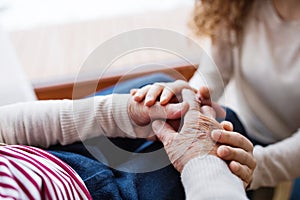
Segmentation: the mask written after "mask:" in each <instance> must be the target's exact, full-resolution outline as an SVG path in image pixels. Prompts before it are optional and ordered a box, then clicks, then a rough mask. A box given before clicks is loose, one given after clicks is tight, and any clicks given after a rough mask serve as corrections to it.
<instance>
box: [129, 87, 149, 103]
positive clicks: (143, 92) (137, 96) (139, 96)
mask: <svg viewBox="0 0 300 200" xmlns="http://www.w3.org/2000/svg"><path fill="white" fill-rule="evenodd" d="M150 87H151V85H146V86H145V87H143V88H141V89H138V90H137V92H136V93H135V95H134V96H133V99H134V100H135V101H137V102H141V101H143V100H144V98H145V96H146V94H147V92H148V90H149V89H150Z"/></svg>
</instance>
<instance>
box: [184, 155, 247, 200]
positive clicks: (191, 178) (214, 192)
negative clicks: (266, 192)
mask: <svg viewBox="0 0 300 200" xmlns="http://www.w3.org/2000/svg"><path fill="white" fill-rule="evenodd" d="M181 178H182V183H183V186H184V189H185V193H186V198H187V199H230V200H231V199H247V197H246V194H245V190H244V187H243V183H242V181H241V180H240V179H239V178H238V177H236V176H235V175H234V174H232V173H231V172H230V170H229V168H228V166H227V165H226V163H225V162H224V161H222V160H221V159H220V158H218V157H215V156H206V157H204V158H195V159H192V160H191V161H189V162H188V163H187V164H186V166H185V167H184V169H183V171H182V174H181Z"/></svg>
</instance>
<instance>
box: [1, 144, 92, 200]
mask: <svg viewBox="0 0 300 200" xmlns="http://www.w3.org/2000/svg"><path fill="white" fill-rule="evenodd" d="M0 199H92V198H91V196H90V194H89V192H88V190H87V188H86V187H85V185H84V183H83V181H82V180H81V178H80V177H79V176H78V174H76V172H75V171H74V170H73V169H72V168H71V167H69V166H68V165H67V164H65V163H64V162H62V161H61V160H60V159H58V158H56V157H55V156H53V155H51V154H49V153H48V152H46V151H44V150H41V149H39V148H35V147H30V146H23V145H5V146H0Z"/></svg>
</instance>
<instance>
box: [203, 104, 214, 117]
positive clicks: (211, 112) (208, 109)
mask: <svg viewBox="0 0 300 200" xmlns="http://www.w3.org/2000/svg"><path fill="white" fill-rule="evenodd" d="M200 111H201V113H202V114H203V115H205V116H206V117H209V118H213V119H215V118H216V112H215V110H214V109H213V108H212V107H210V106H202V107H201V108H200Z"/></svg>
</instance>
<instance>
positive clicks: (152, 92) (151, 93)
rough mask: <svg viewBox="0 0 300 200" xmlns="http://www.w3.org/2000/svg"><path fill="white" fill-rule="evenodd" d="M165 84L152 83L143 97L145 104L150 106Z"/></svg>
mask: <svg viewBox="0 0 300 200" xmlns="http://www.w3.org/2000/svg"><path fill="white" fill-rule="evenodd" d="M164 87H165V86H163V85H161V84H160V83H155V84H153V85H152V86H151V87H150V89H149V90H148V92H147V95H146V97H145V106H152V105H153V104H154V103H155V101H156V99H157V97H158V96H159V95H160V94H161V92H162V90H163V89H164Z"/></svg>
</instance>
